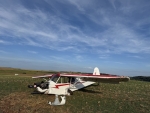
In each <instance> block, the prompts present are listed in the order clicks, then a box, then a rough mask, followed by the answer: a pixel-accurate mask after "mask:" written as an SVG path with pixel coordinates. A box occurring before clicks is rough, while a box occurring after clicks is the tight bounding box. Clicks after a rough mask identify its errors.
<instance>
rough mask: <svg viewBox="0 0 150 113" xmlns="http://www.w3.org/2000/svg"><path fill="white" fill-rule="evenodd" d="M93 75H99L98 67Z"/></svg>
mask: <svg viewBox="0 0 150 113" xmlns="http://www.w3.org/2000/svg"><path fill="white" fill-rule="evenodd" d="M93 75H100V71H99V69H98V67H95V68H94V72H93Z"/></svg>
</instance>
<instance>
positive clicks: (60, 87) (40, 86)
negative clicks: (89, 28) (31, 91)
mask: <svg viewBox="0 0 150 113" xmlns="http://www.w3.org/2000/svg"><path fill="white" fill-rule="evenodd" d="M32 78H48V80H46V79H45V81H42V82H40V83H34V85H28V87H29V88H36V89H37V91H38V92H39V93H43V94H55V95H56V98H55V101H54V102H53V103H51V102H49V104H50V105H63V104H65V96H61V98H62V101H61V102H59V100H58V95H72V94H73V91H76V90H79V89H81V88H84V87H87V86H90V85H92V84H94V83H96V82H98V83H99V82H106V83H119V82H127V81H129V80H130V78H129V77H125V76H117V75H110V74H100V71H99V69H98V68H97V67H95V68H94V72H93V74H59V73H58V74H53V75H45V76H36V77H32Z"/></svg>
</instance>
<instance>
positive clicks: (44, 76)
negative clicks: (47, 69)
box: [32, 74, 53, 78]
mask: <svg viewBox="0 0 150 113" xmlns="http://www.w3.org/2000/svg"><path fill="white" fill-rule="evenodd" d="M52 76H53V74H52V75H43V76H34V77H32V78H50V77H52Z"/></svg>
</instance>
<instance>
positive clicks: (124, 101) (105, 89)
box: [0, 68, 150, 113]
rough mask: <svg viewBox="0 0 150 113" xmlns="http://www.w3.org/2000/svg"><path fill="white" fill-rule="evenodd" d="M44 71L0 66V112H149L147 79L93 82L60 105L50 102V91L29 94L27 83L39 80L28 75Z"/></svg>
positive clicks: (149, 97) (149, 98) (52, 97)
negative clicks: (124, 81)
mask: <svg viewBox="0 0 150 113" xmlns="http://www.w3.org/2000/svg"><path fill="white" fill-rule="evenodd" d="M15 73H17V74H19V75H17V76H15V75H14V74H15ZM48 73H51V72H48V71H37V70H35V71H30V70H21V69H11V68H10V69H5V68H0V113H85V112H86V113H150V82H146V81H136V80H130V81H129V82H126V83H120V84H106V83H100V85H99V86H94V85H93V86H90V87H87V88H85V89H82V90H79V91H76V92H74V93H73V95H72V96H67V97H66V99H67V101H66V104H65V105H63V106H50V105H49V104H48V101H54V99H55V97H54V95H42V94H31V92H33V89H29V88H28V87H27V85H28V84H32V83H33V82H37V81H41V79H32V78H31V76H32V75H42V74H48Z"/></svg>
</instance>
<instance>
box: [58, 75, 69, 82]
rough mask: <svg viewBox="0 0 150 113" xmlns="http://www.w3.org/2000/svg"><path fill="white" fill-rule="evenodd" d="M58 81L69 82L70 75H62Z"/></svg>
mask: <svg viewBox="0 0 150 113" xmlns="http://www.w3.org/2000/svg"><path fill="white" fill-rule="evenodd" d="M57 83H69V78H68V77H62V76H61V77H60V78H59V80H58V81H57Z"/></svg>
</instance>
